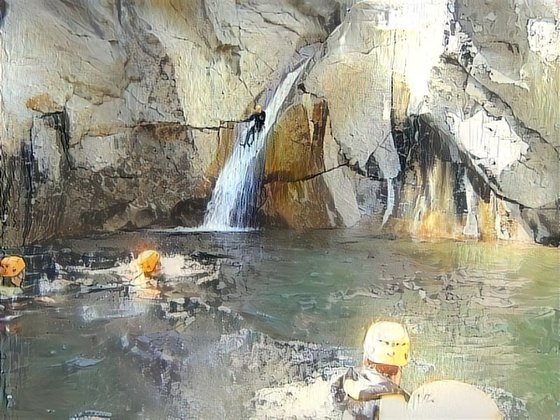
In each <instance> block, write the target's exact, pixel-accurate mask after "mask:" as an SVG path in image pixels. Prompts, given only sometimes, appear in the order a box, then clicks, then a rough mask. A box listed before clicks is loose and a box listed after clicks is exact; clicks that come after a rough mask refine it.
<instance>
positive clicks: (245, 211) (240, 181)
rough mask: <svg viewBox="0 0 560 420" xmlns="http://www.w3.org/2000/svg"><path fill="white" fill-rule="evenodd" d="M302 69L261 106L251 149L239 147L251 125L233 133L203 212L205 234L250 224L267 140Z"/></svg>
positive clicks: (287, 77) (289, 77) (259, 187)
mask: <svg viewBox="0 0 560 420" xmlns="http://www.w3.org/2000/svg"><path fill="white" fill-rule="evenodd" d="M304 67H305V65H301V66H300V67H298V68H297V69H295V70H294V71H292V72H290V73H288V74H287V75H286V77H285V78H284V80H283V81H282V82H281V83H280V85H279V86H278V88H277V89H276V91H275V92H274V95H273V97H272V100H271V101H270V103H269V104H268V105H266V104H265V106H264V111H265V112H266V122H265V126H264V128H263V129H262V131H261V132H260V133H255V134H256V135H255V141H254V142H253V144H252V145H251V146H245V147H244V146H241V144H242V143H244V142H245V136H246V135H247V131H248V130H249V128H250V124H251V123H249V124H245V125H244V126H243V128H242V129H236V142H235V145H234V148H233V153H232V155H231V156H230V158H229V160H228V161H227V163H226V164H225V166H224V169H223V170H222V172H221V173H220V176H219V177H218V181H217V182H216V186H215V188H214V191H213V193H212V199H211V200H210V203H209V204H208V207H207V209H206V215H205V217H204V225H203V228H204V229H205V230H216V231H227V230H237V229H246V228H250V227H251V226H252V225H253V224H254V220H255V215H256V210H257V207H258V198H259V192H260V191H261V186H262V180H263V174H264V156H265V152H266V143H267V137H268V134H269V133H270V131H271V129H272V127H273V126H274V123H275V122H276V118H277V116H278V112H279V111H280V109H281V107H282V104H283V103H284V101H285V100H286V97H287V96H288V94H289V92H290V90H291V88H292V86H293V84H294V82H295V81H296V79H297V78H298V76H299V74H300V73H301V71H302V70H303V68H304Z"/></svg>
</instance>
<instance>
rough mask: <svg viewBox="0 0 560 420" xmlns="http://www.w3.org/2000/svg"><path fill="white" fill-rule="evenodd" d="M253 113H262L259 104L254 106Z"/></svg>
mask: <svg viewBox="0 0 560 420" xmlns="http://www.w3.org/2000/svg"><path fill="white" fill-rule="evenodd" d="M255 111H257V112H261V111H262V106H261V105H259V104H257V105H255Z"/></svg>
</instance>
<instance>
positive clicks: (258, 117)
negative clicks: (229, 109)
mask: <svg viewBox="0 0 560 420" xmlns="http://www.w3.org/2000/svg"><path fill="white" fill-rule="evenodd" d="M265 118H266V113H265V112H264V111H263V109H262V106H260V105H258V104H257V105H256V106H255V112H253V113H252V114H251V116H250V117H249V118H247V119H245V120H242V121H241V122H251V121H255V123H254V124H253V125H252V126H251V128H249V130H247V135H246V136H245V142H244V143H241V146H243V147H245V146H249V147H251V145H252V144H253V142H254V141H255V135H256V133H260V132H261V131H262V129H263V127H264V120H265Z"/></svg>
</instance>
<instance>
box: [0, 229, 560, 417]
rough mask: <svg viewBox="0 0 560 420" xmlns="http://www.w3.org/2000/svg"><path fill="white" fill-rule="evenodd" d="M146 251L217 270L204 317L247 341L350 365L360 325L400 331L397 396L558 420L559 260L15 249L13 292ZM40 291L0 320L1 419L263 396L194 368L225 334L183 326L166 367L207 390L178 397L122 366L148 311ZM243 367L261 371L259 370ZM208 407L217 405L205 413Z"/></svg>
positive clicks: (465, 253)
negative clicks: (442, 393)
mask: <svg viewBox="0 0 560 420" xmlns="http://www.w3.org/2000/svg"><path fill="white" fill-rule="evenodd" d="M145 246H154V247H157V248H158V249H160V250H161V251H162V252H163V253H164V254H165V255H167V256H171V255H190V254H193V253H195V252H197V253H201V252H206V253H211V254H219V256H220V258H219V260H220V261H221V263H222V264H221V269H220V270H221V274H220V276H221V277H220V278H221V279H222V280H223V281H224V282H225V283H227V284H235V287H233V288H230V289H227V290H226V289H224V290H226V291H224V293H223V295H222V296H218V297H216V296H214V297H212V298H208V303H209V305H210V306H212V305H215V306H218V305H221V306H227V307H228V308H230V309H231V310H232V311H233V312H232V313H233V314H240V315H241V316H242V317H243V319H244V321H243V326H245V327H248V328H249V329H250V330H252V331H257V332H261V333H264V334H265V335H266V336H269V337H271V338H273V339H276V340H283V341H289V340H301V341H304V342H311V343H317V344H319V345H321V346H323V347H324V348H333V347H341V348H344V349H348V351H349V353H348V354H349V355H350V358H351V359H352V360H349V363H352V362H356V363H357V362H358V361H359V360H358V359H359V352H360V351H359V347H360V343H361V340H362V338H363V335H364V333H365V328H366V327H367V325H368V324H369V323H370V322H371V321H373V320H376V319H396V320H400V321H402V322H405V323H406V324H407V325H408V327H409V330H410V332H411V338H412V346H413V361H412V363H411V365H410V366H409V367H408V368H407V369H406V371H405V374H404V387H405V388H407V389H409V390H413V389H414V388H416V387H417V386H418V385H420V384H422V383H423V382H425V381H427V380H431V379H443V378H446V379H458V380H464V381H467V382H469V383H472V384H475V385H477V386H480V387H483V388H484V389H487V390H488V392H491V393H492V395H493V396H495V398H497V399H500V404H501V405H502V407H504V406H505V407H507V406H508V405H509V406H512V405H516V407H511V413H517V414H515V415H517V416H519V415H520V414H519V413H523V412H528V414H529V418H539V419H552V418H555V416H556V415H557V413H558V410H559V407H558V401H559V397H560V395H559V394H560V391H559V390H560V380H559V377H558V373H557V372H558V368H559V367H560V357H559V348H560V342H559V332H560V331H559V329H560V327H559V324H560V316H559V309H560V305H559V300H560V298H559V294H560V293H559V288H558V274H559V255H560V254H559V252H558V249H553V248H544V247H540V246H526V245H512V244H480V243H475V242H437V243H426V242H412V241H403V240H390V239H387V238H380V237H374V236H371V235H367V234H365V233H364V232H359V231H350V230H347V231H314V232H305V233H296V232H287V231H264V232H256V231H255V232H238V233H229V234H224V233H212V232H182V233H181V232H154V231H151V232H142V233H134V234H121V235H115V236H108V237H101V238H84V239H80V240H68V241H61V242H58V243H56V244H52V245H48V246H47V245H45V246H42V247H35V248H32V249H27V250H25V251H26V256H27V259H28V260H29V261H30V265H31V269H30V273H29V275H28V280H32V281H36V282H37V281H38V280H39V279H41V278H42V279H43V280H42V282H43V284H44V283H45V282H46V281H47V280H46V276H47V274H49V264H48V261H50V259H51V257H54V259H56V261H57V262H58V264H60V266H61V267H62V268H63V269H64V268H68V267H70V268H72V267H73V268H72V269H68V270H67V273H62V274H59V275H58V277H57V276H54V277H53V275H51V279H52V278H59V279H60V278H61V277H67V278H69V279H71V280H76V279H79V278H80V277H82V278H83V277H95V273H101V272H102V271H99V270H102V269H107V268H109V269H110V268H111V267H113V266H115V265H116V264H119V261H124V260H126V257H127V254H128V253H129V252H130V251H132V250H137V249H139V248H142V247H145ZM51 266H52V264H51ZM76 267H78V268H79V267H82V268H83V271H80V270H78V269H77V268H76ZM51 268H52V267H51ZM72 270H73V271H72ZM96 270H97V271H96ZM47 284H50V282H47ZM45 290H47V293H48V294H49V295H50V296H52V297H54V298H55V300H56V302H55V303H52V304H44V303H38V302H33V301H29V302H27V304H26V306H25V307H24V308H23V309H21V310H19V311H12V312H10V313H16V312H17V313H18V314H20V315H21V317H20V318H18V319H17V320H14V321H11V322H10V323H4V324H3V325H4V328H5V326H8V327H9V329H11V331H12V332H11V333H9V334H8V333H3V335H2V345H1V351H2V357H3V358H2V363H3V369H4V371H5V372H6V373H5V374H4V376H3V378H2V380H3V382H2V384H1V387H2V392H3V394H4V397H3V399H4V401H3V409H4V412H5V413H6V414H7V416H8V418H21V419H26V418H69V417H70V416H71V415H73V414H76V413H78V412H80V411H83V410H88V409H97V410H104V411H108V412H111V413H113V418H152V419H158V418H173V416H174V415H175V416H176V415H177V405H176V404H175V405H173V403H172V402H173V401H176V398H175V397H174V396H177V395H178V394H181V392H182V393H183V394H184V393H188V395H189V397H188V398H186V397H185V398H183V400H187V399H190V400H189V401H187V402H185V403H184V404H185V405H186V406H185V408H184V410H185V413H187V412H190V413H191V414H190V417H189V415H187V414H185V413H184V418H197V417H200V418H210V417H218V418H219V417H222V418H240V416H247V417H250V416H251V415H252V414H251V412H250V410H251V408H250V405H248V401H249V400H251V398H252V397H253V394H254V392H255V390H256V389H258V387H259V386H261V385H263V384H260V383H257V382H258V381H256V382H255V379H254V378H253V379H250V377H249V376H247V377H246V378H245V377H244V376H242V375H241V376H240V377H238V378H229V377H227V378H225V377H222V376H221V374H219V372H220V370H219V366H213V367H211V368H208V367H206V366H210V365H212V363H214V364H218V362H217V360H221V359H212V358H209V356H208V354H210V353H209V350H208V348H207V347H205V346H211V345H214V346H215V344H210V343H215V342H217V341H219V340H220V337H223V334H224V329H227V330H228V331H227V332H228V333H232V328H233V332H234V333H235V328H236V327H231V326H229V327H224V323H223V321H219V320H217V319H215V317H214V318H212V319H210V318H209V320H206V321H197V322H198V323H197V322H195V323H193V324H192V325H191V326H188V325H186V324H185V325H183V330H182V332H181V333H186V332H188V333H189V334H190V335H189V336H188V337H186V338H185V340H186V343H187V344H185V346H184V347H185V349H184V350H181V349H179V350H173V351H174V352H175V353H174V354H178V355H179V356H178V357H181V358H183V360H184V361H185V364H186V365H187V367H188V369H190V371H189V372H190V373H191V374H193V375H194V373H193V372H198V375H202V376H204V375H206V376H207V377H206V378H201V377H200V376H198V377H195V378H193V377H192V376H191V377H189V378H188V379H186V378H185V377H183V378H182V379H181V381H193V382H196V386H194V385H192V384H189V385H188V386H185V390H184V391H178V390H177V389H173V386H172V387H169V386H168V385H169V384H170V383H171V384H173V383H174V382H173V381H169V380H166V379H165V378H158V377H156V376H157V375H158V374H160V373H158V372H159V371H158V372H154V369H153V367H152V368H146V366H144V365H142V363H141V362H139V361H138V360H139V359H137V358H134V357H130V353H127V352H126V351H124V350H123V349H128V348H130V346H128V347H127V344H128V342H132V341H133V340H134V339H135V338H136V337H138V336H142V335H145V334H150V333H155V332H161V331H169V330H173V329H174V328H175V327H176V325H174V324H173V323H170V322H169V320H166V319H162V316H161V309H160V303H159V302H151V301H136V300H130V299H127V298H126V296H123V295H122V293H121V292H115V291H108V292H102V293H92V294H87V295H81V296H80V295H79V294H77V293H75V292H72V293H63V294H56V293H54V292H52V291H50V292H49V291H48V289H44V291H45ZM37 291H38V288H37V287H35V292H37ZM166 293H167V294H168V295H173V293H175V292H173V291H172V290H167V292H166ZM182 293H187V292H184V291H182ZM175 295H177V293H175ZM7 306H9V305H7ZM232 325H233V324H232ZM239 328H241V327H239ZM239 331H241V330H239ZM243 331H245V330H243ZM243 334H246V333H243ZM189 340H190V341H189ZM213 340H214V341H213ZM80 357H81V358H82V359H76V358H80ZM247 357H249V356H247ZM73 360H74V362H72V361H73ZM76 360H77V361H78V362H75V361H76ZM252 363H262V364H263V366H262V369H265V366H264V365H266V364H267V361H262V360H261V361H258V362H255V361H254V360H253V361H252ZM76 364H77V366H76ZM80 364H81V365H88V364H90V365H88V366H80ZM212 369H213V370H212ZM165 372H169V369H168V370H166V371H165ZM195 376H196V375H195ZM255 377H256V376H255ZM244 378H245V379H244ZM205 381H206V383H207V384H208V385H206V384H205ZM244 381H246V382H245V383H244ZM279 381H280V382H281V378H280V379H279ZM226 383H227V385H225V384H226ZM191 385H192V386H191ZM179 388H181V387H180V386H179ZM208 388H209V389H208ZM181 389H182V388H181ZM189 392H190V393H189ZM212 393H213V395H214V398H218V399H220V400H222V401H223V404H222V406H221V408H220V409H218V408H216V407H217V405H216V407H214V408H212V410H214V411H209V410H210V408H208V407H209V406H210V403H209V400H211V398H210V397H209V396H208V395H209V394H210V395H211V394H212ZM6 404H8V405H11V408H6ZM224 407H225V408H224ZM189 410H190V411H189ZM294 414H295V415H297V413H294ZM509 417H512V418H514V417H513V416H512V415H510V416H509ZM175 418H176V417H175Z"/></svg>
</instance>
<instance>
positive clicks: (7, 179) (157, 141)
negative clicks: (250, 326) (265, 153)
mask: <svg viewBox="0 0 560 420" xmlns="http://www.w3.org/2000/svg"><path fill="white" fill-rule="evenodd" d="M1 4H2V6H1V8H0V22H1V23H0V24H1V28H2V37H1V40H0V44H1V47H2V48H0V51H1V52H0V62H1V63H2V65H1V66H0V80H2V89H1V93H0V102H1V104H2V108H1V111H0V112H1V118H0V120H1V121H2V124H1V130H2V134H1V136H2V147H1V151H0V158H1V160H2V167H1V169H0V182H1V186H2V187H1V188H0V206H1V211H0V213H1V215H2V216H1V220H2V242H3V243H14V244H18V243H22V242H27V243H29V242H35V241H40V240H44V239H46V238H49V237H52V236H56V235H69V234H71V235H78V234H84V233H87V232H91V231H99V230H101V231H112V230H115V229H123V228H125V229H135V228H139V227H145V226H149V225H154V224H165V223H177V222H178V221H179V222H181V223H184V224H188V225H195V224H198V223H199V222H200V220H201V217H202V211H201V208H202V207H203V206H204V202H205V200H207V199H208V196H209V194H210V192H211V186H212V185H211V184H212V182H213V179H214V177H215V176H216V174H217V172H218V171H219V167H220V166H221V163H220V162H221V161H223V151H224V141H223V140H224V138H225V137H227V135H225V136H224V130H225V131H227V130H228V128H226V126H225V125H224V121H233V120H239V119H241V117H244V116H245V111H246V109H247V108H249V107H251V106H252V102H253V100H254V98H255V97H257V95H258V94H259V93H260V92H261V91H262V89H263V88H264V87H266V86H268V85H269V84H270V81H271V80H272V78H273V73H274V72H275V71H276V70H278V69H280V70H281V69H283V68H284V67H285V66H286V64H287V63H288V62H289V61H290V60H291V57H292V55H293V53H294V51H296V49H298V48H300V47H301V46H303V45H306V44H309V43H314V42H317V41H322V40H324V39H325V38H326V36H327V32H326V28H327V27H332V26H333V25H336V23H337V19H338V17H337V16H338V12H339V8H340V7H339V4H338V3H337V2H331V3H327V4H325V3H321V2H316V1H312V0H310V1H306V2H303V3H301V2H297V3H296V2H291V1H288V0H286V1H282V2H281V3H278V2H259V3H258V4H253V3H251V2H242V3H239V2H233V1H226V2H216V1H212V0H205V1H202V0H201V1H196V2H188V4H187V3H185V2H179V1H176V0H166V1H147V0H146V1H140V2H128V1H107V2H100V3H99V2H98V3H95V4H94V3H91V2H87V1H78V2H67V1H63V0H40V1H38V2H35V3H34V4H33V5H31V4H24V3H21V2H16V3H13V4H11V3H10V4H7V3H5V2H2V3H1ZM30 7H32V9H33V10H31V9H29V8H30ZM278 39H282V40H283V42H277V40H278ZM22 40H25V43H22V42H23V41H22ZM23 68H24V69H25V70H24V71H22V69H23Z"/></svg>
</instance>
